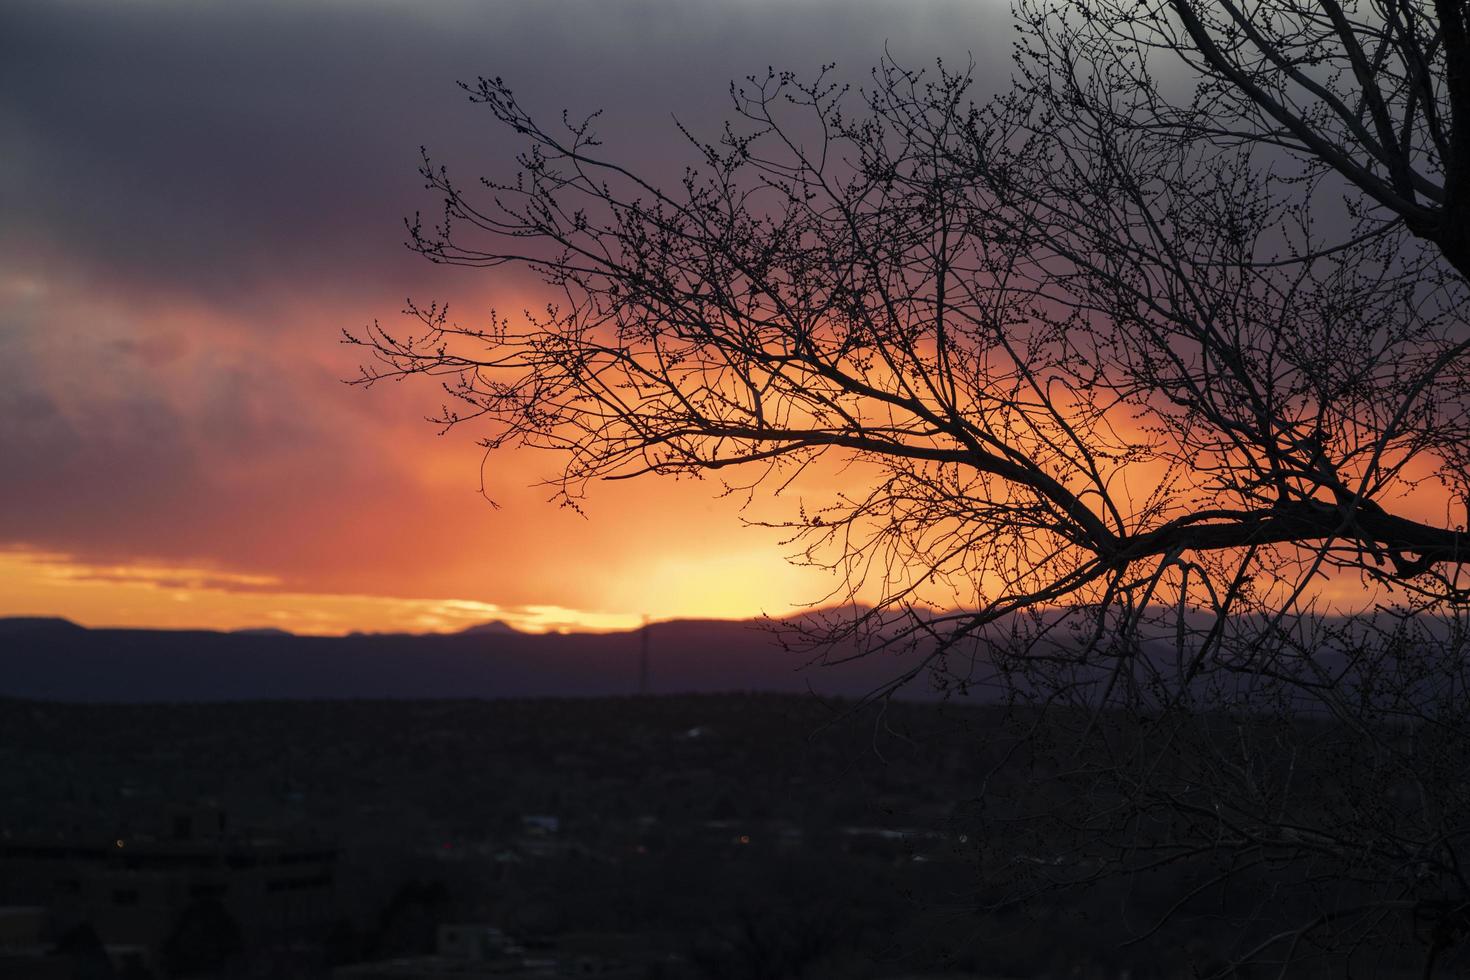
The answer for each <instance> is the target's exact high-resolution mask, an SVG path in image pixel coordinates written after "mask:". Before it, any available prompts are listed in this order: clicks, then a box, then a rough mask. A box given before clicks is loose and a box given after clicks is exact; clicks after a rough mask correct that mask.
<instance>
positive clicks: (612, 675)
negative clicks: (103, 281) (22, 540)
mask: <svg viewBox="0 0 1470 980" xmlns="http://www.w3.org/2000/svg"><path fill="white" fill-rule="evenodd" d="M647 629H648V648H649V671H648V678H649V680H648V692H649V693H652V694H675V693H715V692H726V691H771V692H804V691H808V690H811V691H815V692H817V693H818V694H821V695H824V696H845V697H855V696H861V695H863V694H866V693H868V692H869V691H871V690H872V689H874V688H875V687H877V686H879V685H880V684H882V683H883V682H884V681H887V680H890V679H892V678H893V677H894V676H896V675H897V674H898V673H899V672H901V670H902V667H903V663H902V661H900V660H898V659H896V658H894V657H891V656H890V657H872V658H862V659H859V660H857V661H855V662H853V663H849V664H843V665H841V666H836V667H830V668H829V667H810V668H808V669H803V668H804V667H805V666H806V663H807V661H808V659H809V657H808V656H807V655H804V654H796V653H791V652H788V651H786V650H783V649H782V648H781V647H780V645H779V644H778V643H777V642H776V641H775V639H774V638H773V637H772V635H771V634H770V633H769V632H768V631H765V630H762V629H760V628H759V627H758V626H757V625H756V624H754V623H751V622H729V621H720V620H685V621H674V622H665V623H654V624H652V625H650V626H649V627H647ZM640 643H641V638H640V631H638V630H634V631H629V632H624V633H602V634H593V633H568V634H533V633H521V632H518V631H516V630H514V629H511V628H510V627H508V626H506V625H504V624H502V623H487V624H484V625H483V626H478V627H472V628H471V629H470V630H467V631H465V632H463V633H459V634H452V635H439V634H434V635H408V634H375V635H363V634H358V635H353V636H342V637H318V636H295V635H292V634H289V633H283V632H279V631H272V630H247V631H237V632H230V633H219V632H208V631H202V630H143V629H85V628H83V627H80V626H77V625H76V624H74V623H69V622H67V621H66V620H60V619H55V620H48V619H0V696H8V697H22V698H40V699H50V700H62V701H115V702H143V701H243V700H256V699H274V698H288V699H298V698H320V699H336V698H385V697H386V698H447V697H453V698H464V697H482V698H499V697H563V696H603V695H624V694H631V693H634V692H636V691H637V690H638V680H639V647H640ZM907 693H908V695H909V696H911V697H923V696H925V695H926V694H927V693H929V692H928V685H927V684H926V683H925V682H924V681H923V680H919V681H917V682H915V683H914V684H912V685H910V688H909V689H908V692H907Z"/></svg>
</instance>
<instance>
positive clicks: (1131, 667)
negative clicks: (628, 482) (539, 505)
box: [349, 0, 1470, 975]
mask: <svg viewBox="0 0 1470 980" xmlns="http://www.w3.org/2000/svg"><path fill="white" fill-rule="evenodd" d="M1016 14H1017V20H1018V23H1019V26H1020V32H1021V42H1020V44H1019V45H1018V48H1017V51H1018V53H1017V60H1016V74H1015V81H1014V84H1013V87H1012V89H1011V90H1010V91H1008V92H1004V93H1001V94H1000V95H998V96H996V97H994V98H992V99H979V100H977V98H976V97H975V96H974V95H973V93H972V86H971V77H970V72H969V71H959V72H955V71H952V70H950V69H948V68H946V67H945V66H943V65H940V66H938V68H937V69H936V70H935V71H933V72H928V73H926V72H916V71H912V70H908V69H906V68H903V67H901V66H899V65H896V64H894V63H893V62H891V61H885V62H883V63H882V64H881V65H880V66H879V67H878V68H877V69H875V70H874V71H873V73H872V74H871V78H870V80H869V82H868V83H867V84H865V85H864V86H862V87H861V88H858V89H855V90H854V89H850V88H848V87H847V86H844V85H841V84H839V83H838V82H837V81H835V80H834V79H833V72H832V71H831V69H830V68H828V69H823V70H822V71H820V72H819V73H818V74H817V75H816V77H815V78H814V79H812V80H809V81H803V80H802V79H800V78H799V77H798V76H796V75H794V74H791V73H776V72H768V73H767V74H765V75H764V76H752V77H750V78H749V79H747V81H746V82H745V84H743V85H736V86H732V87H731V96H732V119H731V121H730V122H729V123H727V124H726V125H725V127H724V128H723V130H722V131H721V132H720V134H719V135H718V137H717V138H715V139H713V140H704V139H701V138H700V137H699V136H698V135H697V134H696V133H695V132H693V131H692V130H688V131H686V132H685V135H686V136H687V138H688V141H689V146H690V147H691V150H692V152H693V154H694V156H695V164H694V165H692V166H691V167H690V168H689V169H687V170H686V171H685V173H684V176H683V178H682V180H680V181H679V182H678V184H677V186H675V187H672V188H662V187H660V186H658V185H657V184H656V183H655V182H654V181H653V180H651V179H649V178H645V177H643V176H640V175H639V173H638V172H636V171H635V170H634V169H631V168H630V167H628V166H625V165H622V164H620V163H619V162H617V161H615V160H609V159H604V158H603V156H602V155H601V154H600V151H599V141H598V139H597V136H596V132H595V130H594V128H593V124H594V123H595V121H596V116H593V117H589V118H587V119H585V120H581V121H577V120H575V119H569V118H567V117H564V118H563V120H562V124H561V125H560V126H554V127H548V126H543V125H542V124H541V123H540V122H538V121H537V120H536V119H535V118H533V117H532V116H531V115H530V114H529V113H528V112H527V111H525V110H524V109H523V108H522V105H521V104H520V102H518V101H517V99H516V98H515V96H514V95H513V94H512V92H511V91H510V89H509V88H508V87H507V86H506V85H505V84H504V83H503V82H501V80H499V79H486V78H482V79H479V80H478V81H477V82H476V83H474V84H471V85H466V86H465V88H466V90H467V91H468V93H469V96H470V98H471V99H472V100H473V101H475V102H477V103H480V104H483V105H484V106H485V107H486V108H487V109H488V110H489V111H490V112H491V114H492V115H493V116H494V117H495V118H496V120H498V121H499V123H501V124H502V125H503V126H505V127H507V128H509V129H510V130H512V131H514V132H515V133H516V134H518V135H519V136H520V137H521V138H522V139H524V140H525V141H526V143H527V144H528V145H529V148H528V149H527V150H525V151H524V152H523V153H522V154H521V155H520V156H519V157H518V162H519V174H518V175H517V176H516V177H514V178H513V179H510V180H485V181H483V183H482V184H477V185H474V186H473V187H464V186H462V185H461V184H459V183H458V182H457V181H456V180H453V179H451V177H450V175H449V172H448V170H447V169H445V168H443V167H441V166H437V165H435V164H434V163H433V162H432V161H431V159H430V158H429V156H428V155H427V154H425V157H424V162H423V168H422V173H423V176H424V177H425V179H426V181H427V183H428V185H429V186H430V187H431V188H432V189H434V190H435V191H437V192H438V193H439V194H441V195H442V197H443V200H444V210H443V216H442V219H441V220H440V221H439V222H438V223H437V224H434V225H432V226H425V225H424V224H423V223H422V222H421V221H420V220H418V219H415V220H414V221H412V222H410V223H409V229H410V233H411V242H410V244H411V247H413V248H414V249H416V250H417V251H419V252H421V253H422V254H424V255H425V256H426V257H428V258H429V259H430V260H432V261H434V262H440V263H449V264H457V265H470V266H484V267H496V266H500V265H504V264H508V263H510V264H520V265H523V266H526V267H529V268H531V269H533V270H535V271H536V272H538V273H540V274H541V276H542V277H543V278H544V280H545V282H546V284H547V286H548V287H549V293H550V294H551V295H552V297H553V300H552V302H550V303H549V304H548V305H547V306H546V307H545V308H544V310H542V311H540V312H539V313H531V312H527V313H526V314H524V315H523V316H520V317H516V318H510V317H505V316H499V315H494V314H492V316H491V319H490V322H489V323H488V324H484V325H478V326H461V325H458V324H456V323H454V322H453V321H451V320H450V319H449V317H448V314H447V311H446V310H445V309H443V308H442V307H438V306H433V307H429V308H426V309H425V308H419V307H413V306H411V307H410V311H409V312H410V313H411V314H412V317H413V318H414V319H413V322H414V328H413V331H412V332H411V333H410V334H407V335H404V334H399V333H397V332H389V331H387V330H385V329H384V328H382V327H381V326H380V325H376V324H375V325H374V326H373V327H372V328H371V329H369V330H368V331H366V332H365V333H363V334H361V335H356V336H350V337H349V339H350V340H352V341H353V342H355V343H359V344H363V345H366V346H367V347H368V348H369V349H370V351H371V353H372V354H373V358H372V359H371V362H370V363H369V364H368V365H367V366H365V368H364V371H363V375H362V378H361V382H362V383H369V384H370V383H372V382H374V381H376V380H379V379H382V378H385V377H399V376H404V375H413V374H426V375H432V376H436V377H439V378H440V379H441V380H443V381H444V387H445V389H446V391H447V392H448V393H449V395H450V396H451V401H450V403H449V405H448V406H446V407H445V409H444V411H443V413H442V415H440V416H439V417H438V419H437V421H438V422H439V423H440V424H442V425H445V426H454V425H460V424H466V423H473V424H476V425H479V426H482V427H483V431H484V432H485V442H484V444H485V446H486V447H487V449H498V448H501V447H505V446H527V447H535V448H541V449H548V450H552V451H554V452H556V453H558V454H559V455H560V457H561V459H562V461H563V462H564V468H563V471H562V473H561V475H560V477H559V478H558V479H557V480H556V481H555V487H556V492H557V494H558V495H559V496H560V498H561V499H562V501H563V502H565V503H567V504H570V505H572V506H576V505H577V504H578V502H579V501H580V500H581V499H582V497H583V496H584V494H585V492H586V490H587V487H588V485H589V483H590V482H591V481H594V480H598V479H626V478H632V477H641V476H646V475H654V476H680V475H696V476H706V477H710V476H713V477H718V478H719V479H720V480H721V483H722V487H723V489H724V490H726V491H739V492H742V493H746V494H752V495H753V494H755V493H756V492H758V491H761V490H764V491H767V492H772V493H776V492H780V491H781V490H782V489H783V488H786V487H789V486H792V485H793V484H796V483H798V482H799V481H800V478H801V474H802V473H803V472H804V470H805V469H806V468H808V467H810V466H813V465H814V464H817V463H818V462H819V461H821V460H824V459H833V460H840V461H841V462H842V463H843V464H845V465H846V466H847V467H848V469H847V470H845V471H844V472H845V473H846V474H847V475H848V481H849V482H848V484H847V486H848V490H846V491H845V492H841V493H838V494H836V495H834V497H833V499H831V500H827V501H824V502H823V503H821V504H819V505H816V506H811V507H807V506H805V505H801V506H799V507H797V508H796V513H795V514H794V515H793V516H792V518H791V519H790V520H789V521H788V522H786V523H784V524H782V525H781V526H783V527H785V528H787V529H788V530H789V532H790V534H791V540H792V541H793V542H794V543H795V547H796V549H797V554H796V556H795V557H796V559H797V560H798V561H803V562H809V563H813V564H817V565H820V566H822V567H826V568H828V569H830V570H832V571H833V573H834V575H835V578H834V581H835V582H836V583H837V586H836V589H835V591H834V593H833V594H832V595H831V596H828V597H826V600H827V601H832V600H838V601H840V602H841V603H842V604H841V605H840V608H841V610H842V611H840V612H837V613H832V614H830V615H827V616H816V617H808V618H804V619H803V620H802V621H801V622H800V623H799V624H795V625H789V626H788V627H787V628H788V630H789V635H790V638H791V640H792V641H793V642H794V643H797V644H802V645H805V644H810V645H811V647H812V648H813V649H817V650H833V651H840V655H843V656H849V655H862V654H868V655H872V654H877V653H880V652H883V651H893V650H908V651H911V652H914V653H917V654H918V655H919V658H918V660H917V661H911V662H910V666H909V667H908V668H907V669H905V670H904V671H903V673H902V674H901V675H900V676H896V677H895V679H894V682H893V684H892V685H891V686H890V687H889V688H887V689H885V690H884V691H880V692H876V693H877V694H878V695H883V694H886V693H891V691H893V690H897V689H898V688H899V687H900V686H901V685H902V684H904V683H908V682H910V681H912V680H914V679H915V678H917V677H919V676H921V674H924V673H927V674H928V676H929V677H930V678H931V679H932V681H933V682H934V683H937V684H940V685H942V686H945V687H947V688H949V689H952V690H954V691H956V692H963V691H969V690H971V689H974V688H977V687H988V688H994V689H996V690H998V691H1000V692H1001V693H1002V695H1003V696H1004V697H1006V698H1007V699H1009V700H1010V701H1011V702H1012V703H1013V704H1014V705H1016V707H1017V711H1016V716H1015V717H1016V724H1017V727H1016V753H1015V754H1014V755H1015V758H1017V759H1021V758H1024V759H1027V760H1030V764H1032V765H1037V764H1038V762H1037V760H1038V759H1039V758H1041V755H1040V753H1042V752H1043V750H1045V751H1047V752H1049V753H1050V756H1049V760H1050V761H1049V762H1048V763H1047V764H1046V765H1045V766H1044V767H1042V768H1044V770H1045V772H1046V773H1047V774H1048V777H1049V779H1050V780H1052V781H1053V782H1054V783H1055V788H1057V789H1059V790H1060V792H1051V791H1046V792H1042V791H1039V790H1038V792H1036V793H1035V794H1032V795H1030V796H1027V797H1025V798H1019V797H1018V798H1015V799H1009V800H996V799H992V798H985V797H984V796H983V794H982V799H983V800H984V802H985V812H986V813H987V818H986V819H987V821H989V822H990V825H992V826H997V827H998V826H1000V825H1002V824H1006V825H1007V826H1011V827H1012V828H1023V829H1024V828H1028V827H1029V828H1041V827H1045V828H1046V831H1045V835H1046V841H1049V842H1050V844H1049V845H1047V846H1051V847H1052V849H1053V850H1055V849H1056V848H1057V847H1058V846H1060V847H1062V850H1063V852H1064V853H1063V854H1059V855H1057V857H1056V859H1054V860H1047V861H1040V862H1034V863H1027V864H1026V865H1025V867H1017V866H1016V865H1015V863H1014V862H1010V863H1007V862H1005V861H1001V864H1002V865H1003V868H1002V869H1001V872H1002V873H1001V874H1000V877H1001V878H1003V879H1005V880H1006V881H1008V882H1010V884H1011V885H1012V886H1013V889H1014V890H1013V892H1012V893H1009V895H1008V897H1007V898H1006V899H1005V901H1013V900H1014V898H1015V896H1016V895H1025V894H1029V890H1030V889H1034V888H1038V887H1049V886H1053V885H1060V886H1065V887H1071V886H1074V885H1076V884H1079V883H1081V882H1085V881H1090V880H1094V879H1097V878H1100V877H1106V876H1111V875H1115V874H1119V873H1123V874H1135V873H1140V872H1141V871H1143V870H1145V869H1151V868H1152V869H1157V868H1160V867H1167V866H1172V865H1175V864H1180V863H1185V862H1195V863H1196V864H1198V863H1199V862H1201V861H1206V862H1209V861H1213V862H1216V863H1214V864H1212V865H1210V867H1211V868H1212V869H1213V870H1211V871H1210V872H1209V873H1208V874H1204V873H1201V875H1200V876H1199V880H1198V881H1196V883H1195V884H1192V885H1190V886H1189V887H1188V889H1186V891H1187V894H1184V895H1181V897H1180V900H1179V903H1178V904H1177V905H1176V906H1174V908H1173V911H1174V912H1178V911H1180V910H1182V909H1187V908H1189V907H1190V902H1191V901H1193V900H1195V899H1197V898H1198V896H1199V895H1201V894H1206V893H1208V892H1209V891H1210V889H1212V888H1218V887H1221V886H1222V885H1223V884H1224V883H1228V882H1230V881H1240V880H1246V879H1250V880H1256V879H1259V878H1261V876H1263V875H1264V876H1266V878H1267V879H1269V881H1270V882H1271V887H1270V896H1271V897H1270V898H1269V899H1263V901H1262V902H1261V903H1259V904H1257V905H1255V906H1253V907H1252V908H1251V909H1250V910H1249V912H1248V914H1246V917H1247V918H1250V919H1251V920H1252V921H1253V922H1254V923H1255V925H1254V926H1253V928H1254V929H1255V931H1254V932H1251V931H1249V930H1247V932H1245V933H1243V934H1242V935H1243V936H1245V937H1247V938H1244V939H1243V940H1242V945H1241V947H1240V948H1239V949H1238V950H1237V951H1236V954H1237V955H1236V957H1235V958H1236V959H1237V960H1246V959H1261V958H1266V959H1271V958H1275V959H1277V960H1281V961H1283V962H1284V964H1285V965H1284V966H1283V967H1282V969H1283V970H1287V969H1293V970H1294V969H1298V968H1301V967H1300V964H1301V963H1302V962H1303V961H1304V960H1305V958H1307V957H1309V956H1311V955H1316V954H1319V953H1320V954H1322V955H1331V956H1337V957H1341V956H1353V955H1368V953H1369V951H1376V952H1380V953H1381V952H1383V951H1385V950H1389V951H1393V952H1391V953H1390V954H1388V955H1402V952H1403V951H1404V950H1405V949H1414V950H1417V952H1418V954H1419V955H1421V956H1422V962H1423V966H1424V974H1425V975H1429V974H1432V973H1433V971H1434V970H1435V969H1437V968H1439V967H1440V966H1442V965H1443V964H1444V963H1445V962H1446V961H1447V960H1446V958H1447V957H1450V956H1452V955H1453V954H1454V953H1455V951H1456V950H1458V949H1459V944H1460V943H1461V941H1462V938H1463V937H1464V934H1465V932H1466V930H1467V928H1470V882H1467V880H1466V878H1465V877H1464V875H1463V872H1462V866H1461V858H1460V849H1461V847H1462V844H1463V840H1464V838H1465V835H1466V834H1467V833H1470V823H1467V822H1466V817H1465V814H1467V813H1470V808H1467V804H1470V799H1467V796H1470V793H1467V790H1470V784H1467V783H1466V781H1465V779H1464V777H1463V772H1464V771H1465V765H1466V764H1467V763H1470V752H1467V748H1470V741H1467V738H1466V732H1467V729H1466V720H1467V719H1466V698H1465V692H1466V691H1467V690H1470V688H1467V686H1466V685H1467V683H1470V677H1467V676H1466V675H1467V670H1466V666H1465V656H1464V654H1465V652H1466V651H1465V646H1466V637H1467V635H1470V630H1467V626H1470V623H1467V621H1466V619H1465V617H1464V609H1465V602H1466V598H1467V587H1470V586H1467V583H1466V581H1465V578H1464V568H1465V564H1466V559H1467V558H1470V550H1462V544H1461V537H1462V532H1463V531H1464V515H1465V514H1466V513H1467V507H1470V479H1467V475H1466V470H1467V463H1470V415H1467V409H1470V383H1467V382H1470V359H1467V355H1470V328H1467V324H1466V322H1465V313H1464V311H1465V309H1466V308H1467V305H1466V285H1467V281H1466V277H1467V272H1470V240H1467V237H1466V236H1467V234H1470V232H1467V228H1470V204H1467V203H1466V202H1467V179H1470V178H1467V168H1470V41H1467V30H1470V7H1467V5H1466V4H1465V3H1464V2H1457V0H1436V2H1434V3H1433V4H1430V3H1427V2H1423V0H1378V2H1374V3H1369V4H1363V5H1361V7H1359V6H1354V5H1352V4H1346V5H1344V4H1341V3H1339V2H1338V0H1311V2H1308V0H1268V2H1263V3H1258V4H1253V5H1242V4H1240V3H1238V2H1237V0H1219V2H1213V3H1203V2H1194V0H1172V2H1167V3H1152V4H1146V5H1137V4H1133V3H1128V2H1122V0H1119V2H1116V3H1115V2H1108V0H1076V2H1073V3H1070V4H1047V3H1040V2H1036V3H1032V2H1030V0H1022V2H1021V3H1019V5H1018V7H1017V10H1016ZM1079 800H1080V801H1081V804H1080V805H1079ZM1008 821H1009V823H1007V822H1008ZM1012 832H1018V831H1014V829H1013V831H1012ZM995 839H998V840H1009V839H1010V838H1007V837H1001V838H995ZM1059 842H1060V843H1059ZM1043 843H1045V842H1043ZM1038 846H1040V845H1038ZM997 858H998V856H997V855H991V856H990V857H989V858H987V860H989V861H992V863H993V861H994V860H995V859H997ZM1268 872H1269V874H1268ZM1252 876H1255V877H1254V878H1252ZM1284 910H1285V911H1289V912H1290V914H1291V916H1294V918H1291V920H1290V921H1282V918H1281V916H1282V914H1283V911H1284ZM1166 918H1167V916H1166ZM1267 926H1269V927H1270V928H1266V927H1267ZM1144 929H1145V931H1146V929H1147V927H1144ZM1232 962H1233V961H1232ZM1333 962H1336V961H1333ZM1223 969H1224V970H1227V971H1228V970H1229V969H1233V966H1229V965H1227V966H1226V967H1224V968H1223Z"/></svg>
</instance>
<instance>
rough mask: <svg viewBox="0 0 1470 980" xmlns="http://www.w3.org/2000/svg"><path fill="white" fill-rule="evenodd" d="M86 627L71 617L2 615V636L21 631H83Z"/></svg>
mask: <svg viewBox="0 0 1470 980" xmlns="http://www.w3.org/2000/svg"><path fill="white" fill-rule="evenodd" d="M84 629H85V627H81V626H78V625H77V624H76V623H73V622H72V621H71V620H69V619H62V618H61V617H60V616H9V617H0V636H12V635H17V634H21V633H73V632H82V631H84Z"/></svg>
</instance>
